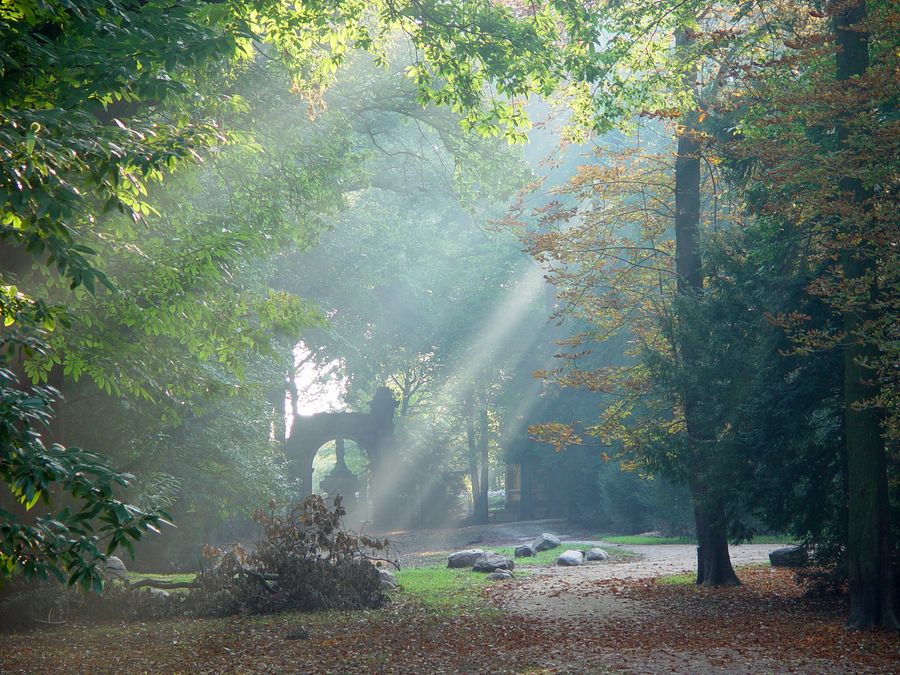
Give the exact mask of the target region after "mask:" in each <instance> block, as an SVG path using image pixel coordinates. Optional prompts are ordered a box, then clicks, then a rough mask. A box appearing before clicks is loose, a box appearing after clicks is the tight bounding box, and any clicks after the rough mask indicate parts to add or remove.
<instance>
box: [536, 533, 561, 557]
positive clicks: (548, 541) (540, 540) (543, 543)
mask: <svg viewBox="0 0 900 675" xmlns="http://www.w3.org/2000/svg"><path fill="white" fill-rule="evenodd" d="M560 543H561V542H560V541H559V537H557V536H556V535H555V534H550V533H549V532H544V533H543V534H542V535H541V536H539V537H537V538H536V539H535V540H534V542H532V544H531V548H532V549H533V550H534V552H535V553H537V552H538V551H549V550H550V549H551V548H556V547H557V546H559V545H560Z"/></svg>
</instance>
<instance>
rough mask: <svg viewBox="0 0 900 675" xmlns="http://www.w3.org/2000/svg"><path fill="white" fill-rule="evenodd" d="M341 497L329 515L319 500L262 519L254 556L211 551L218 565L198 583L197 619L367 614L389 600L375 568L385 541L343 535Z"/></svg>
mask: <svg viewBox="0 0 900 675" xmlns="http://www.w3.org/2000/svg"><path fill="white" fill-rule="evenodd" d="M344 514H345V512H344V508H343V506H342V504H341V499H340V497H337V498H335V500H334V508H333V509H329V508H328V505H327V504H326V503H325V500H324V499H322V498H321V497H320V496H318V495H311V496H309V497H307V498H306V499H305V500H304V501H303V502H301V503H300V504H297V505H295V506H294V507H293V508H292V509H291V510H290V511H288V512H287V513H285V514H279V513H278V512H276V511H275V509H274V505H272V506H271V507H270V509H269V510H268V511H262V510H260V511H258V512H257V513H256V515H255V519H256V521H257V522H258V523H259V524H260V525H262V527H263V535H262V537H261V538H260V540H259V541H258V542H257V546H256V551H255V552H254V553H251V554H247V553H246V552H245V551H244V550H243V549H242V548H241V547H240V546H236V547H234V548H233V549H232V550H230V551H227V552H221V551H218V550H217V549H213V550H210V551H208V552H209V553H211V554H212V555H213V556H216V557H218V558H219V559H218V561H217V564H216V565H215V566H214V567H212V568H211V569H209V570H206V571H204V572H202V573H201V574H200V575H198V577H197V580H196V582H195V587H194V588H193V589H192V590H191V594H190V596H189V599H188V606H189V607H190V608H191V609H192V611H193V613H195V614H235V613H252V614H267V613H272V612H280V611H285V610H300V611H310V610H317V609H366V608H376V607H380V606H382V605H383V604H384V602H385V600H386V596H385V594H384V592H383V590H382V587H381V577H380V575H379V573H378V569H377V568H376V567H375V565H374V564H373V562H375V561H378V560H383V559H380V558H375V557H373V555H374V554H376V553H378V552H381V551H384V550H385V549H386V548H387V545H388V542H387V540H377V539H371V538H369V537H365V536H361V535H357V534H355V533H353V532H349V531H345V530H343V529H342V528H341V526H340V520H341V517H343V516H344Z"/></svg>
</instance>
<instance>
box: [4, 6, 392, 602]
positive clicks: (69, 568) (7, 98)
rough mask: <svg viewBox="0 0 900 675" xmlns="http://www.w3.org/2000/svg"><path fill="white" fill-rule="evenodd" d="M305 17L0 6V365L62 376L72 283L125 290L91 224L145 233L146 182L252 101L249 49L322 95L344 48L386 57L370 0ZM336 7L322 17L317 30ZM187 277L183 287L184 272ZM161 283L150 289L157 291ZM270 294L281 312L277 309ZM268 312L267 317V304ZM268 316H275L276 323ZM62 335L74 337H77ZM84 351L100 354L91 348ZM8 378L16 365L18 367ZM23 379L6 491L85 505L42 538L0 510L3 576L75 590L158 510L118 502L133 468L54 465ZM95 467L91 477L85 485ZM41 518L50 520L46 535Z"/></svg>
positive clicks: (219, 134)
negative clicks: (64, 495)
mask: <svg viewBox="0 0 900 675" xmlns="http://www.w3.org/2000/svg"><path fill="white" fill-rule="evenodd" d="M307 9H309V11H303V12H293V11H292V12H286V11H285V8H284V7H283V6H282V5H281V3H278V2H266V3H256V2H253V3H245V2H237V1H235V2H228V3H208V2H204V1H197V2H186V3H178V5H177V6H175V7H172V6H170V5H168V4H165V3H158V2H141V3H129V2H119V1H118V0H109V1H108V2H102V3H94V2H65V3H53V2H51V3H40V4H38V5H34V4H33V3H28V2H15V3H5V4H4V5H3V7H2V9H0V28H2V29H0V36H2V37H0V53H2V54H3V57H2V69H0V83H2V86H0V91H2V93H0V127H2V130H0V145H2V148H3V150H2V152H0V158H2V159H0V259H2V261H3V271H2V282H3V294H2V297H3V299H2V307H0V309H2V314H3V319H4V326H5V328H4V332H3V335H2V346H3V348H4V352H5V353H4V355H3V365H4V366H6V365H10V364H12V363H13V360H12V359H11V358H10V357H12V356H13V355H15V354H17V353H18V354H21V355H22V356H23V357H24V358H25V361H24V363H25V371H26V372H27V373H28V375H29V376H31V377H32V379H34V380H36V381H38V380H42V379H43V380H46V379H47V378H48V377H49V376H50V371H51V370H52V369H53V365H54V364H60V362H61V360H62V356H61V355H60V354H59V353H58V352H55V351H53V349H52V348H53V347H57V346H58V344H54V343H58V341H59V336H61V335H63V334H64V333H66V332H67V331H68V329H69V326H71V319H70V317H68V316H67V309H68V308H69V307H70V305H71V303H72V296H71V295H67V294H66V293H65V292H64V291H62V290H61V289H62V287H64V286H68V287H69V289H70V290H74V291H75V292H76V293H83V292H84V291H86V292H87V293H88V294H93V293H95V291H96V290H97V288H98V284H102V285H104V286H106V287H107V288H109V289H110V291H111V292H113V291H115V292H118V289H115V287H114V285H113V283H112V282H111V281H110V278H109V276H108V274H107V271H105V270H103V269H101V264H99V263H98V261H97V258H96V257H95V254H96V250H95V249H93V248H91V247H90V246H88V245H86V240H88V239H90V238H92V237H93V236H95V235H98V234H100V229H101V228H99V227H98V223H101V222H103V223H104V224H106V223H108V219H107V218H106V216H107V214H109V213H111V212H120V213H122V214H124V215H125V216H127V217H129V218H131V219H132V220H133V221H134V222H136V223H142V222H143V221H144V219H145V217H146V216H149V215H151V214H153V213H154V211H153V208H152V207H151V206H150V204H149V203H148V184H151V183H154V182H158V181H160V180H162V179H163V178H164V177H166V176H167V175H169V174H170V173H171V172H172V171H173V170H175V169H176V168H178V167H179V166H182V165H184V164H186V163H189V162H193V161H195V160H197V159H200V156H201V153H202V152H204V150H205V149H208V148H214V147H217V146H221V145H222V144H224V143H226V142H227V141H228V140H229V137H228V136H227V135H226V134H225V132H224V131H223V130H222V129H221V127H220V125H219V119H220V118H221V117H222V116H225V115H228V114H230V113H233V112H234V111H236V110H240V109H241V107H242V106H243V103H242V101H241V100H240V99H239V97H237V96H235V95H233V94H234V92H233V91H232V90H231V89H230V86H229V85H230V82H231V78H232V76H233V75H234V74H235V73H236V72H237V71H239V70H240V68H241V66H242V65H243V64H246V63H248V62H249V60H250V59H251V57H252V56H253V54H254V51H255V50H256V49H257V48H262V49H265V50H268V51H269V52H270V54H272V53H274V54H277V55H278V56H280V57H282V58H283V59H284V60H285V62H286V63H288V64H289V67H290V68H291V70H292V73H293V74H294V81H295V84H296V85H298V86H299V85H301V84H303V85H305V86H306V91H307V92H309V94H310V96H309V98H310V100H313V101H314V100H315V98H316V95H315V92H316V91H317V90H318V89H320V88H321V87H322V86H323V85H324V83H326V82H327V80H328V79H329V78H330V73H331V72H332V71H333V69H334V68H335V67H336V65H337V64H338V63H340V62H341V60H342V59H343V58H344V56H345V55H346V53H347V50H348V49H349V48H350V47H351V46H352V45H361V46H368V47H372V48H373V49H374V48H376V44H375V43H376V40H375V39H374V33H370V31H369V27H370V25H369V24H368V23H367V21H368V18H367V17H368V13H367V12H368V9H367V4H366V3H360V2H347V3H339V4H334V3H332V4H331V6H330V7H329V8H321V7H313V8H307ZM326 14H327V16H328V17H329V19H330V20H329V21H327V22H325V21H321V19H322V17H323V16H324V15H326ZM261 45H266V46H265V47H261ZM325 45H328V46H327V47H326V46H325ZM223 85H224V86H223ZM232 140H233V139H232ZM232 243H236V242H232ZM120 252H121V251H120ZM220 252H221V250H220ZM239 255H240V252H239V251H237V249H236V247H232V248H231V250H230V251H229V253H228V255H227V256H226V257H229V256H230V257H229V260H230V261H232V262H233V261H234V260H235V259H236V257H237V256H239ZM207 262H208V263H210V266H211V267H213V268H215V267H217V263H222V262H223V259H221V258H220V259H218V260H215V261H212V259H211V258H207ZM33 264H34V265H35V266H36V267H37V269H38V272H39V274H37V275H36V276H38V277H40V276H41V274H40V272H44V271H46V272H48V273H49V272H50V271H51V269H55V272H56V273H57V274H58V275H59V276H58V278H56V279H54V278H53V277H52V275H49V274H48V276H50V278H51V283H50V288H51V291H50V292H51V293H52V296H51V295H48V296H47V297H43V298H42V297H40V296H35V295H34V293H35V291H36V289H35V288H34V287H31V286H30V285H29V284H30V283H32V282H33V279H32V278H31V276H32V275H31V273H30V272H31V268H32V265H33ZM200 267H203V266H202V265H199V266H197V267H196V268H195V269H194V272H201V274H199V275H194V276H195V277H196V276H202V272H204V271H209V270H208V269H207V270H200V269H199V268H200ZM179 273H184V274H186V275H187V276H190V275H191V269H190V266H186V267H185V269H182V270H179ZM182 280H183V279H182ZM195 280H196V279H195ZM157 281H159V279H157ZM163 285H164V284H159V285H157V290H159V289H160V288H161V287H162V286H163ZM170 290H171V289H170ZM122 299H123V296H122V295H119V296H118V297H117V300H120V301H121V300H122ZM168 299H169V300H170V299H171V298H168ZM275 301H276V302H275V303H274V304H278V302H277V301H278V298H275ZM51 302H56V303H59V304H58V305H52V304H50V303H51ZM87 302H88V303H90V300H87ZM112 304H115V303H112ZM172 304H175V303H172ZM288 304H290V303H288ZM282 305H284V303H282ZM273 306H274V305H273ZM118 308H119V309H120V310H121V312H122V313H123V314H127V312H128V310H129V308H130V309H132V310H135V309H137V310H140V309H141V307H140V306H138V305H137V304H131V305H129V303H128V302H122V303H121V304H120V305H119V306H118ZM271 308H272V307H271V306H270V309H271ZM285 308H286V307H281V308H280V309H285ZM260 309H261V310H262V311H261V314H262V316H263V317H265V316H266V312H265V307H261V308H260ZM297 309H298V308H297V307H296V306H295V308H294V310H295V318H296V317H297V314H296V310H297ZM238 311H240V310H239V308H238ZM279 311H280V310H279ZM275 313H278V312H269V315H271V317H272V318H274V314H275ZM85 316H86V315H80V316H79V319H83V318H84V317H85ZM120 318H121V315H120ZM126 323H127V321H126ZM163 323H165V320H163ZM272 323H274V322H272ZM170 326H171V323H170ZM66 337H69V338H75V334H74V332H73V334H72V335H68V334H67V335H66ZM112 337H115V336H112ZM118 337H119V338H121V335H120V336H118ZM71 346H72V344H71V341H70V342H69V344H68V345H67V348H68V351H67V352H66V354H67V356H68V357H70V358H73V357H75V356H76V354H75V350H74V349H71ZM83 346H84V347H85V348H86V350H87V351H90V349H91V346H92V345H91V341H90V339H89V338H88V339H85V341H84V344H83ZM81 356H85V354H84V353H83V354H82V355H81ZM91 356H92V357H93V362H92V364H91V368H92V370H91V372H90V374H91V375H92V377H94V379H95V381H96V383H97V384H98V385H99V386H100V387H101V388H103V389H104V390H106V391H107V392H109V393H111V392H112V391H113V390H114V389H115V390H116V391H117V392H118V391H120V390H122V389H124V390H130V391H131V392H132V393H134V392H141V393H142V395H145V396H148V397H149V396H152V394H150V393H149V392H151V391H152V390H153V383H152V382H150V381H148V379H147V378H146V376H147V373H146V372H144V373H140V371H141V368H140V366H141V364H140V363H138V364H134V363H133V362H132V363H130V365H132V366H136V367H135V368H134V369H133V370H134V371H137V372H138V373H139V375H138V377H136V378H135V377H131V378H129V377H128V376H125V377H122V378H119V372H120V369H119V368H118V364H117V363H116V362H115V360H114V359H108V360H107V362H106V363H103V361H104V357H108V356H109V355H108V354H92V355H91ZM84 363H85V362H84V361H82V362H81V365H83V364H84ZM77 364H78V362H77V361H76V362H73V363H70V364H68V365H69V373H67V375H71V374H72V373H73V372H75V375H76V376H77V374H78V372H81V371H82V370H83V369H81V368H80V366H79V365H77ZM16 369H17V370H20V371H21V369H20V368H19V367H18V365H16ZM76 371H77V372H76ZM22 374H23V373H22V372H19V373H8V374H7V376H6V377H4V380H3V387H4V388H3V394H4V396H5V397H7V399H8V400H10V401H19V403H17V404H15V405H14V406H13V407H12V408H9V409H7V415H6V417H4V418H3V419H4V423H5V424H7V425H8V427H9V428H10V429H15V430H17V431H16V433H21V434H25V436H23V437H22V438H20V439H19V440H17V441H14V442H13V441H11V442H10V443H9V444H4V446H3V448H2V452H3V454H2V466H3V475H4V479H5V480H8V481H12V483H11V485H12V487H13V488H14V492H15V493H16V495H17V498H18V499H19V500H20V501H22V502H23V503H24V504H25V505H27V506H32V505H33V504H34V503H35V499H36V496H37V495H40V496H41V497H42V498H43V499H45V500H49V499H50V496H51V491H50V490H49V488H50V487H52V484H53V483H54V482H55V483H58V484H59V485H60V486H61V487H60V490H61V491H62V492H68V493H69V494H70V495H71V496H73V497H75V498H76V499H77V500H81V501H82V502H83V508H82V509H81V510H80V511H78V512H77V513H75V514H74V515H72V514H71V512H70V511H67V510H65V509H63V510H61V511H58V512H57V514H56V515H57V517H56V519H55V520H52V521H46V520H40V519H39V520H38V521H36V523H37V524H36V525H35V527H38V528H39V530H40V528H41V527H43V528H44V529H43V530H41V531H39V530H34V531H32V530H29V529H28V528H29V527H31V526H30V525H24V524H23V522H22V521H21V520H20V518H19V516H18V515H14V514H12V513H10V512H8V511H4V513H3V516H4V525H3V526H4V530H3V533H4V536H5V537H6V538H5V539H4V546H5V550H4V558H3V563H4V570H5V573H20V572H22V571H25V572H26V573H27V574H34V573H39V574H45V573H46V572H48V571H49V572H51V573H68V574H69V577H70V581H81V582H86V583H87V584H88V585H90V584H94V582H95V581H97V580H98V579H99V577H98V576H97V574H98V573H97V572H96V569H95V566H96V564H97V562H98V561H99V560H100V559H102V557H103V554H104V551H105V552H107V553H108V552H111V551H112V550H113V549H114V548H115V546H116V545H118V544H120V543H123V544H126V545H127V544H128V543H129V539H134V538H137V537H139V536H140V533H141V531H142V529H147V528H148V527H151V526H153V524H154V522H156V521H158V520H159V516H157V515H154V514H152V513H149V514H144V513H142V512H140V511H139V510H136V509H134V508H133V507H129V506H127V505H125V504H122V503H120V502H113V501H112V500H113V496H112V488H113V486H114V485H116V484H118V485H120V486H123V485H124V484H126V483H127V482H128V480H129V479H128V477H127V475H125V474H119V473H116V472H113V471H112V470H111V469H110V468H109V466H108V465H107V464H105V463H104V462H102V461H101V460H99V458H98V457H97V456H96V455H93V454H85V453H81V454H79V452H78V451H77V450H76V449H70V451H66V453H64V454H62V455H60V453H61V452H62V451H61V449H60V448H61V446H57V445H51V446H49V447H46V446H45V444H44V443H43V442H41V441H40V438H39V437H38V436H36V435H34V431H33V430H34V428H35V425H34V424H33V422H34V416H35V415H37V416H38V418H39V419H40V421H41V422H49V421H50V419H51V418H50V416H49V415H48V414H47V411H46V405H47V403H48V402H49V400H50V398H51V395H50V392H49V390H47V389H39V390H35V392H36V394H35V396H31V395H30V394H29V395H26V396H25V398H24V399H22V398H21V395H20V394H21V392H23V391H25V390H23V389H22V388H21V386H22V385H20V384H18V381H20V380H21V375H22ZM141 376H143V377H144V378H145V379H143V380H142V379H141ZM161 391H162V389H161ZM155 393H159V392H155ZM36 400H40V401H41V403H40V404H38V403H35V401H36ZM23 406H24V407H23ZM56 431H58V429H57V430H51V432H50V433H51V434H53V433H55V432H56ZM17 438H18V437H17ZM67 457H71V459H72V462H75V463H74V464H73V463H70V462H69V461H68V460H67V459H65V458H67ZM78 462H81V463H78ZM85 472H87V473H85ZM91 472H93V474H94V475H95V476H96V480H88V479H86V478H84V476H85V475H88V476H90V475H92V473H91ZM54 501H55V498H54ZM98 518H105V519H108V522H109V524H110V528H111V529H110V539H109V543H110V546H109V548H108V549H103V550H101V549H98V548H96V547H95V548H91V546H94V544H91V543H90V542H92V541H93V542H95V543H96V541H97V537H98V536H99V534H97V535H96V536H95V533H99V532H100V530H98V529H97V528H99V527H101V525H100V524H98V522H97V519H98ZM154 519H156V520H154ZM41 523H44V524H45V525H46V523H50V530H48V529H47V527H44V525H41ZM73 523H75V524H77V528H75V527H74V526H73ZM53 528H56V529H55V530H53ZM66 528H69V530H70V531H71V532H72V533H73V539H72V542H71V543H72V545H71V546H69V545H68V544H66V537H65V535H66ZM51 530H52V532H51ZM28 532H32V534H33V535H34V536H33V537H32V535H31V534H28V535H27V536H28V537H32V539H31V540H30V541H31V542H32V544H33V545H34V546H35V550H37V549H38V546H39V545H40V546H43V547H44V548H42V549H40V553H39V554H38V553H34V554H33V553H32V552H29V549H28V547H27V546H26V547H24V548H23V546H22V545H21V536H22V534H23V533H28ZM123 532H124V534H123ZM42 533H43V534H42ZM51 534H53V537H51V536H50V535H51ZM40 537H44V538H43V540H42V541H39V539H40ZM17 542H18V543H17ZM60 547H62V548H60ZM98 552H99V553H98ZM32 555H40V556H43V562H40V563H35V561H34V560H35V559H34V558H33V557H30V556H32ZM9 556H12V557H9ZM36 565H38V566H37V567H36Z"/></svg>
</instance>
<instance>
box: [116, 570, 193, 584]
mask: <svg viewBox="0 0 900 675" xmlns="http://www.w3.org/2000/svg"><path fill="white" fill-rule="evenodd" d="M196 576H197V574H196V573H195V572H181V573H177V574H157V573H155V572H129V573H128V581H130V582H131V583H134V582H136V581H140V580H141V579H153V580H155V581H171V582H179V581H181V582H190V581H193V580H194V577H196Z"/></svg>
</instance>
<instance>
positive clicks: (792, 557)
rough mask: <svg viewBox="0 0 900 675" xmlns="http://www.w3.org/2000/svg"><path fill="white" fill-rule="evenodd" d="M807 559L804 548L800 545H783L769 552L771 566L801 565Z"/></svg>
mask: <svg viewBox="0 0 900 675" xmlns="http://www.w3.org/2000/svg"><path fill="white" fill-rule="evenodd" d="M808 559H809V556H808V555H807V553H806V549H805V548H803V547H802V546H783V547H781V548H776V549H775V550H774V551H772V552H771V553H769V562H770V563H772V567H801V566H802V565H804V564H806V561H807V560H808Z"/></svg>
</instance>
